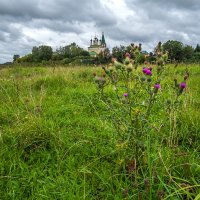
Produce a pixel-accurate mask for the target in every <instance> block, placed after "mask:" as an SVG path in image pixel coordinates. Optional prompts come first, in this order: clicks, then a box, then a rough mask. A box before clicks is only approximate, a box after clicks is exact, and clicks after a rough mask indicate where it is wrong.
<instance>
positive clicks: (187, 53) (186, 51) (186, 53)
mask: <svg viewBox="0 0 200 200" xmlns="http://www.w3.org/2000/svg"><path fill="white" fill-rule="evenodd" d="M193 54H194V49H193V47H192V46H189V45H186V46H184V47H183V59H184V60H190V59H192V56H193Z"/></svg>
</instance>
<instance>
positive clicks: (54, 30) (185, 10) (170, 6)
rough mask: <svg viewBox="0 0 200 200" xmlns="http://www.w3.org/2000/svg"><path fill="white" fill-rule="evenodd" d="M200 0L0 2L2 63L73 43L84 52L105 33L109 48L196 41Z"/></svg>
mask: <svg viewBox="0 0 200 200" xmlns="http://www.w3.org/2000/svg"><path fill="white" fill-rule="evenodd" d="M199 21H200V0H0V63H4V62H8V61H12V58H13V55H15V54H18V55H20V56H23V55H26V54H28V53H31V50H32V47H33V46H39V45H50V46H52V48H53V49H54V50H56V48H59V47H60V46H65V45H69V44H71V43H72V42H76V43H77V44H78V45H79V46H80V47H82V48H84V49H86V50H87V47H88V46H89V45H90V39H91V37H93V36H94V35H95V33H96V35H97V36H99V37H100V36H101V34H102V32H104V35H105V39H106V43H107V46H108V47H109V48H110V49H111V48H112V47H114V46H119V45H129V44H130V43H135V44H137V43H142V48H143V50H147V51H152V50H153V48H154V47H155V46H156V44H157V43H158V42H159V41H161V42H162V43H164V42H166V41H168V40H178V41H180V42H182V43H184V44H188V45H192V46H193V47H195V46H196V45H197V44H199V43H200V23H199Z"/></svg>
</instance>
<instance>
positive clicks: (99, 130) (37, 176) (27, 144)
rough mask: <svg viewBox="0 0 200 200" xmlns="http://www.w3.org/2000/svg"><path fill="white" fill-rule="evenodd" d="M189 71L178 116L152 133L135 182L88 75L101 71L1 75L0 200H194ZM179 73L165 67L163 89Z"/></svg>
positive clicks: (196, 170) (194, 84) (198, 86)
mask: <svg viewBox="0 0 200 200" xmlns="http://www.w3.org/2000/svg"><path fill="white" fill-rule="evenodd" d="M188 69H189V73H190V78H189V81H188V86H187V89H186V91H185V92H184V94H183V96H182V97H181V98H182V99H183V101H184V102H183V105H182V107H181V110H180V113H181V114H180V115H179V116H178V117H177V118H176V120H177V122H176V123H173V127H172V124H171V125H170V124H169V126H166V127H164V128H162V129H161V130H159V131H158V130H157V129H155V131H154V132H152V142H153V145H152V146H153V148H152V151H151V152H149V153H150V156H151V163H148V162H145V161H144V163H143V166H142V169H143V173H142V174H141V175H140V176H139V177H138V178H137V181H135V179H134V178H133V176H129V175H127V165H128V164H127V162H126V159H127V157H126V155H124V151H123V147H120V145H119V138H118V135H116V130H115V128H114V126H113V124H112V121H111V119H110V113H109V112H108V110H107V109H106V108H105V107H104V105H103V104H102V102H101V101H100V100H99V97H98V93H97V88H96V85H95V83H94V80H93V76H92V73H93V72H94V71H101V69H99V68H92V67H73V68H67V67H66V68H64V67H57V68H50V67H49V68H45V67H44V68H42V67H33V68H20V67H13V68H4V69H1V70H0V199H9V200H10V199H13V200H14V199H23V200H24V199H37V200H38V199H65V200H71V199H76V200H78V199H102V200H105V199H110V200H112V199H115V200H118V199H119V200H120V199H139V200H143V199H153V200H157V199H172V200H178V199H191V200H192V199H195V200H198V199H200V146H199V143H200V67H199V66H197V65H190V66H188ZM184 70H185V66H181V65H180V66H178V67H177V68H174V66H167V70H166V76H167V77H168V78H167V80H168V83H169V85H170V84H173V77H174V75H175V74H176V73H180V74H183V73H184ZM157 117H159V116H157ZM161 117H162V116H161ZM173 117H174V116H173ZM170 134H172V136H173V137H174V139H175V140H176V141H177V142H176V145H174V146H172V145H171V146H170V145H168V143H167V140H168V138H169V137H171V136H170ZM127 155H131V152H128V154H127ZM150 167H151V172H152V173H151V177H149V174H148V173H147V172H146V171H148V169H149V168H150ZM132 174H134V172H133V173H132Z"/></svg>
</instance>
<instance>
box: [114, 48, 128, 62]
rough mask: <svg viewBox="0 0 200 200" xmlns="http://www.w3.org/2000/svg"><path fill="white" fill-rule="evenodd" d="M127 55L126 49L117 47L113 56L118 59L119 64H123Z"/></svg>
mask: <svg viewBox="0 0 200 200" xmlns="http://www.w3.org/2000/svg"><path fill="white" fill-rule="evenodd" d="M125 53H126V47H125V46H122V45H120V47H118V46H116V47H113V49H112V56H113V57H114V58H116V59H117V60H118V61H119V62H123V59H124V55H125Z"/></svg>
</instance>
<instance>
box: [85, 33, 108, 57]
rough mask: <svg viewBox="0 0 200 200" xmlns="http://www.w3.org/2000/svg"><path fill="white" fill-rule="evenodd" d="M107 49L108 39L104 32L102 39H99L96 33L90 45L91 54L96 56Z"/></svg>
mask: <svg viewBox="0 0 200 200" xmlns="http://www.w3.org/2000/svg"><path fill="white" fill-rule="evenodd" d="M105 49H106V41H105V37H104V33H102V36H101V39H98V37H97V36H96V34H95V36H94V39H92V38H91V40H90V46H89V47H88V52H89V54H90V56H93V57H96V56H97V55H98V54H99V53H100V52H102V51H104V50H105Z"/></svg>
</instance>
